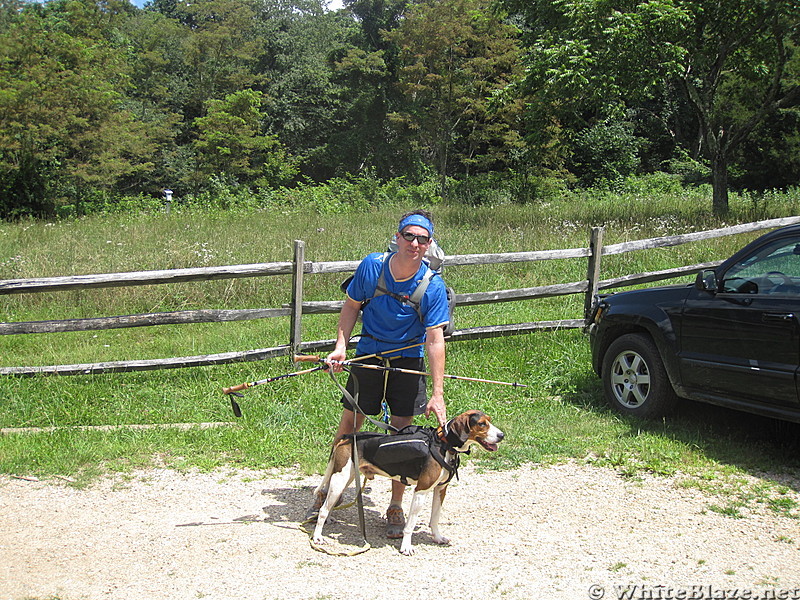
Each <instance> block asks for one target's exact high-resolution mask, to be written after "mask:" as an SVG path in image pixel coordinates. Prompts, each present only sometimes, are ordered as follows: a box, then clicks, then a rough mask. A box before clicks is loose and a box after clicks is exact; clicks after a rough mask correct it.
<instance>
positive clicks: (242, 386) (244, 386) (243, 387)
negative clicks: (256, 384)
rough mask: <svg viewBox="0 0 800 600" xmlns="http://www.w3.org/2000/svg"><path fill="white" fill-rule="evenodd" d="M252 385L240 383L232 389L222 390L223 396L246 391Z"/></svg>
mask: <svg viewBox="0 0 800 600" xmlns="http://www.w3.org/2000/svg"><path fill="white" fill-rule="evenodd" d="M252 385H253V384H251V383H240V384H239V385H234V386H232V387H226V388H222V393H223V394H233V393H234V392H240V391H242V390H246V389H247V388H249V387H251V386H252Z"/></svg>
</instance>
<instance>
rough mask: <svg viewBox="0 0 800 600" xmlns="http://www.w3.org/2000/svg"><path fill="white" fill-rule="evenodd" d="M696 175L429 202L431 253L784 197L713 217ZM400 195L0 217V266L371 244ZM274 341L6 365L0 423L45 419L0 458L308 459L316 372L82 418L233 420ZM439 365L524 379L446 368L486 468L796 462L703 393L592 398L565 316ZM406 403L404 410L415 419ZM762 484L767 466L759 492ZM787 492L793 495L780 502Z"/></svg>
mask: <svg viewBox="0 0 800 600" xmlns="http://www.w3.org/2000/svg"><path fill="white" fill-rule="evenodd" d="M709 195H710V192H709V191H708V190H704V189H699V190H694V191H691V192H688V191H687V192H686V193H685V194H683V195H674V194H673V195H670V196H657V195H652V194H641V193H634V192H631V193H627V194H609V193H600V192H598V193H597V194H596V195H594V196H592V195H589V194H584V195H581V196H577V195H569V196H565V197H564V198H563V200H560V201H558V202H555V201H551V202H549V203H542V204H535V205H514V204H501V205H496V206H488V205H480V206H463V205H437V206H433V207H429V208H432V209H433V210H434V214H435V217H436V224H437V233H438V235H437V237H438V238H439V241H440V243H441V244H442V246H443V247H444V248H445V250H446V252H447V253H448V254H468V253H469V254H471V253H488V252H513V251H530V250H544V249H557V248H574V247H585V246H586V245H587V242H588V235H589V230H590V228H591V227H592V226H597V225H603V226H605V227H606V236H605V242H606V243H615V242H619V241H624V240H635V239H643V238H647V237H653V236H659V235H672V234H677V233H685V232H689V231H699V230H704V229H711V228H715V227H720V226H724V225H730V224H734V223H740V222H749V221H755V220H760V219H765V218H773V217H779V216H788V215H795V214H798V209H800V206H798V204H799V203H800V198H799V197H798V195H797V193H785V194H773V195H772V196H770V197H769V198H767V199H765V198H763V197H759V198H758V199H753V198H752V197H749V196H734V197H733V198H732V200H731V207H732V211H731V215H730V217H729V218H728V220H727V221H726V222H724V223H723V222H720V221H718V220H716V219H714V218H713V217H711V216H710V200H709V197H710V196H709ZM408 208H413V207H408V206H399V205H389V206H382V207H380V208H371V209H369V210H361V211H354V210H349V211H348V210H344V209H343V210H342V212H332V213H329V214H320V213H318V212H314V211H310V210H308V209H306V210H302V209H297V210H290V209H286V208H283V209H280V210H277V209H276V210H249V211H246V210H235V211H232V210H228V211H223V210H219V209H207V210H202V209H197V208H191V209H189V208H187V209H181V207H180V206H177V207H174V208H173V210H172V211H171V212H170V213H169V214H165V213H163V212H130V213H122V214H105V215H96V216H92V217H86V218H82V219H75V220H64V221H55V222H35V221H29V222H21V223H2V224H0V278H2V279H14V278H32V277H46V276H58V275H76V274H88V273H105V272H121V271H138V270H151V269H170V268H185V267H197V266H217V265H232V264H245V263H257V262H271V261H287V260H291V256H292V244H293V240H295V239H301V240H304V241H305V242H306V257H307V259H308V260H313V261H327V260H357V259H360V258H361V257H363V256H364V255H365V254H367V253H368V252H371V251H375V250H381V249H383V248H384V247H385V246H386V244H387V242H388V239H389V236H390V235H391V234H392V233H393V226H394V223H395V222H396V220H397V217H398V216H399V214H400V213H402V212H403V211H404V210H407V209H408ZM755 235H757V234H749V235H741V236H734V237H730V238H723V239H718V240H713V241H708V242H701V243H696V244H687V245H684V246H679V247H676V248H671V249H661V250H652V251H642V252H637V253H630V254H625V255H620V256H616V257H609V258H608V259H607V260H605V261H604V269H603V278H609V277H613V276H618V275H623V274H627V273H635V272H643V271H650V270H657V269H666V268H670V267H674V266H679V265H684V264H692V263H698V262H703V261H709V260H717V259H722V258H725V257H726V256H728V255H729V254H730V253H731V252H732V251H733V250H735V249H737V248H738V247H740V246H741V245H743V244H744V243H746V242H747V241H749V240H750V239H752V238H753V237H755ZM585 273H586V264H585V261H584V260H562V261H547V262H539V263H529V264H512V265H503V266H499V267H498V266H495V267H450V268H446V269H445V276H446V279H447V281H448V284H449V285H452V286H453V287H454V288H455V289H456V291H457V292H461V293H466V292H477V291H488V290H501V289H509V288H519V287H530V286H537V285H547V284H555V283H563V282H568V281H578V280H581V279H584V278H585ZM341 279H342V276H341V275H314V276H309V277H308V278H307V279H306V284H305V296H306V299H307V300H333V299H338V298H341V293H340V292H339V290H338V286H339V283H340V280H341ZM289 286H290V278H289V277H270V278H258V279H241V280H228V281H219V282H207V283H188V284H175V285H157V286H142V287H132V288H112V289H105V290H86V291H74V292H59V293H49V294H38V295H19V296H3V297H2V298H0V320H2V321H6V322H11V321H28V320H46V319H61V318H81V317H95V316H110V315H123V314H135V313H144V312H159V311H170V310H185V309H200V308H227V309H231V308H255V307H278V306H280V305H281V304H284V303H286V302H288V301H289V298H290V290H289ZM582 303H583V300H582V298H581V297H567V298H561V299H546V300H537V301H523V302H511V303H504V304H493V305H484V306H476V307H460V308H458V309H457V312H456V318H457V326H458V327H460V328H464V327H472V326H478V325H490V324H502V323H515V322H528V321H539V320H551V319H569V318H579V317H580V316H581V313H582ZM335 320H336V316H335V315H310V316H307V317H306V318H305V319H304V323H303V327H304V330H303V338H304V339H305V340H318V339H330V338H332V337H333V335H334V328H335ZM288 332H289V323H288V319H281V318H278V319H266V320H261V321H250V322H244V323H221V324H203V325H182V326H163V327H149V328H135V329H128V330H124V329H122V330H114V331H107V332H100V331H96V332H81V333H65V334H35V335H34V334H30V335H17V336H3V337H2V339H0V364H2V365H3V366H21V365H51V364H75V363H91V362H103V361H112V360H132V359H145V358H164V357H170V356H186V355H197V354H210V353H217V352H231V351H241V350H249V349H255V348H265V347H271V346H277V345H281V344H285V343H287V341H288ZM291 368H292V366H291V365H290V364H289V362H288V359H273V360H269V361H264V362H257V363H240V364H235V365H227V366H219V367H201V368H190V369H179V370H171V371H157V372H155V371H154V372H140V373H127V374H108V375H94V376H90V375H87V376H72V377H30V378H6V379H4V380H3V381H2V382H0V427H2V428H12V427H57V428H58V429H56V430H54V431H49V432H47V433H38V434H10V435H3V436H0V472H3V473H11V474H18V475H38V476H51V475H54V474H59V475H64V476H69V477H71V478H74V479H75V480H76V481H77V482H78V483H81V482H86V481H89V480H91V479H92V478H93V477H95V476H97V475H98V474H101V473H104V472H109V471H126V470H131V469H134V468H137V467H144V466H150V465H154V464H158V465H162V464H163V465H168V466H170V467H174V468H179V469H188V468H202V469H212V468H217V467H225V466H247V467H252V468H287V467H297V468H299V469H301V470H304V471H314V470H318V469H320V468H321V467H322V465H323V463H324V461H325V459H326V458H327V450H326V446H327V444H328V442H329V441H330V436H331V435H332V432H333V429H334V427H335V423H336V422H337V421H338V415H339V412H340V407H339V405H338V401H337V397H338V395H337V392H336V388H335V387H334V386H333V384H332V382H331V381H330V380H329V379H328V376H327V375H325V374H322V373H320V372H317V373H312V374H309V375H306V376H301V377H294V378H290V379H286V380H282V381H280V382H276V383H274V384H271V385H265V386H259V387H258V388H256V389H253V390H250V391H248V392H247V393H246V396H245V398H243V399H241V400H240V404H241V406H242V410H243V411H244V416H243V417H242V418H241V419H239V420H236V423H235V425H232V426H224V427H215V428H210V429H200V428H190V429H188V430H183V429H173V428H151V429H131V428H115V429H110V430H85V429H77V428H75V427H74V426H86V425H89V426H104V425H111V426H119V425H127V424H168V423H201V422H228V421H234V418H233V416H232V414H231V410H230V405H229V403H228V399H227V398H226V397H225V396H224V395H223V394H222V393H221V389H222V388H223V387H226V386H230V385H234V384H238V383H242V382H244V381H253V380H256V379H261V378H264V377H268V376H272V375H279V374H282V373H286V372H288V371H289V370H290V369H291ZM447 371H448V372H449V373H451V374H454V375H462V376H467V377H480V378H488V379H496V380H505V381H518V382H522V383H526V384H528V386H529V387H527V388H524V389H514V388H508V387H505V386H492V385H487V384H478V383H469V382H456V381H448V382H447V383H446V398H447V402H448V410H449V413H450V414H451V415H452V414H457V413H458V412H460V411H462V410H465V409H468V408H480V409H483V410H485V411H486V412H488V413H490V414H491V415H492V416H493V417H494V420H495V421H496V422H497V423H498V424H499V425H500V426H501V427H502V428H503V429H504V430H506V432H507V433H508V441H507V443H506V444H505V447H504V449H503V451H502V452H499V453H496V454H493V455H486V454H483V455H482V456H481V457H480V458H476V459H475V460H478V461H479V462H480V464H482V465H485V466H486V467H487V468H509V467H513V466H515V465H520V464H523V463H528V462H532V463H550V462H558V461H563V460H568V459H577V460H586V461H591V462H593V463H597V464H601V465H609V466H613V467H615V468H617V469H618V470H620V471H621V472H624V473H629V474H631V475H634V474H635V473H637V472H639V471H642V470H646V471H652V472H656V473H663V474H675V473H689V474H692V476H693V477H694V479H693V481H695V482H703V481H707V480H708V481H712V482H713V481H716V480H717V478H719V477H733V478H736V477H738V476H739V475H741V474H743V473H748V472H763V471H775V472H790V473H795V474H796V473H797V472H798V469H800V459H798V458H797V457H798V453H797V451H796V450H797V441H796V440H797V429H796V428H794V427H793V426H790V425H786V424H780V423H775V422H772V421H769V420H761V419H754V418H753V417H751V416H743V415H738V414H736V413H731V412H728V411H724V410H722V409H718V408H714V407H703V406H696V405H689V404H687V405H681V406H680V408H679V410H678V412H677V414H676V415H675V416H674V417H672V418H670V419H668V420H666V421H664V422H659V423H640V422H632V421H628V420H623V419H621V418H619V417H617V416H615V415H614V414H612V413H610V412H609V411H608V410H607V408H606V407H605V405H604V404H603V402H602V398H601V391H600V386H599V382H598V381H597V379H596V377H595V376H594V374H593V373H592V372H591V369H590V366H589V349H588V342H587V340H586V338H585V336H584V335H583V333H581V332H580V331H575V330H569V331H559V332H546V333H537V334H532V335H520V336H510V337H505V338H497V339H492V340H477V341H463V342H457V343H451V344H449V345H448V364H447ZM420 422H422V420H421V421H420ZM779 489H780V486H779V485H778V484H776V487H775V490H778V491H777V492H775V493H778V494H779ZM790 509H791V510H796V507H790Z"/></svg>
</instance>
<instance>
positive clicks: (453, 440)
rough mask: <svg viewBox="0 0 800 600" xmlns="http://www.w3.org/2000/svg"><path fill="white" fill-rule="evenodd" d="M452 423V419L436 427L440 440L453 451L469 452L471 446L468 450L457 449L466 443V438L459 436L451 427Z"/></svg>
mask: <svg viewBox="0 0 800 600" xmlns="http://www.w3.org/2000/svg"><path fill="white" fill-rule="evenodd" d="M450 423H452V419H451V420H450V421H448V422H447V423H445V424H444V425H439V427H438V428H437V429H436V437H438V438H439V441H441V442H442V443H443V444H445V445H446V446H447V448H448V450H452V451H453V452H456V453H459V454H469V453H470V450H471V448H469V449H467V450H457V448H461V446H463V445H464V440H462V439H461V438H460V437H458V434H456V433H455V432H454V431H452V430H451V429H450Z"/></svg>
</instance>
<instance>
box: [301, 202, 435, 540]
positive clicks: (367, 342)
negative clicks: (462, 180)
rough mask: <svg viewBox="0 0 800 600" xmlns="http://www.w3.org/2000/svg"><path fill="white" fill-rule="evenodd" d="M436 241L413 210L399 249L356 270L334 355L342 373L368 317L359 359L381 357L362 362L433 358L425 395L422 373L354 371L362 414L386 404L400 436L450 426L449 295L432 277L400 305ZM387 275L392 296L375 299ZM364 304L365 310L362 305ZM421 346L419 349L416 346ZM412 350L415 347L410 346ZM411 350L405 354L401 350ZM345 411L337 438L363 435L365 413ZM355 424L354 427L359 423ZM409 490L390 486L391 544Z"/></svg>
mask: <svg viewBox="0 0 800 600" xmlns="http://www.w3.org/2000/svg"><path fill="white" fill-rule="evenodd" d="M432 241H433V220H432V217H431V214H430V213H429V212H427V211H422V210H418V211H414V212H411V213H407V214H405V215H403V217H402V218H401V219H400V223H399V225H398V228H397V232H396V233H395V242H396V244H397V251H396V252H392V253H389V254H388V255H387V254H385V253H380V252H378V253H374V254H370V255H369V256H367V257H366V258H365V259H364V260H363V261H362V262H361V263H360V264H359V266H358V269H357V270H356V273H355V275H354V276H353V279H352V281H351V282H350V284H349V285H348V287H347V299H346V300H345V303H344V306H343V307H342V310H341V313H340V314H339V323H338V327H337V332H336V348H335V349H334V350H333V352H331V353H330V354H329V355H328V361H330V362H331V366H332V368H333V370H334V371H336V372H340V371H341V370H342V365H341V364H337V363H338V362H341V361H343V360H345V358H346V351H347V344H348V342H349V340H350V336H351V334H352V331H353V327H354V326H355V324H356V320H357V319H358V315H359V312H362V311H363V312H362V323H363V327H362V332H361V338H360V340H359V342H358V345H357V347H356V357H359V356H365V355H373V354H374V355H376V357H375V358H373V359H366V360H364V361H363V362H364V363H370V362H371V363H372V364H385V363H386V362H387V361H388V362H389V364H390V366H392V367H397V368H401V369H411V370H415V371H424V370H425V364H424V359H423V346H424V353H426V354H427V356H428V361H429V363H430V373H431V379H432V387H433V391H432V393H431V395H430V398H428V396H427V382H426V378H425V377H424V376H422V375H413V374H408V373H397V372H388V371H378V370H374V369H357V368H356V369H353V370H352V371H351V373H350V377H349V379H348V382H347V390H348V391H349V392H350V393H351V394H352V392H353V389H354V386H353V377H357V378H358V391H359V395H358V400H359V407H360V408H361V410H362V411H363V412H364V413H365V414H368V415H377V414H378V413H379V412H380V410H381V404H382V402H383V400H384V399H385V401H386V403H387V404H388V406H389V410H390V412H391V421H390V422H391V425H392V426H393V427H395V428H396V429H398V430H400V429H402V428H403V427H406V426H407V425H410V424H411V422H412V420H413V418H414V416H415V415H418V414H422V413H424V414H425V416H426V417H427V416H429V415H430V414H431V413H433V414H434V415H435V416H436V419H437V420H438V421H439V424H440V425H444V424H445V423H446V421H447V411H446V409H445V402H444V376H443V375H444V363H445V343H444V333H443V327H444V326H445V325H446V324H447V323H448V319H449V312H448V304H447V292H446V289H445V285H444V282H443V281H442V279H441V277H438V276H434V277H433V278H432V279H431V280H430V283H429V284H428V287H427V289H426V290H425V294H424V296H423V297H422V300H421V302H420V306H419V312H417V309H416V308H415V307H414V306H412V305H409V304H408V303H407V302H406V303H404V302H402V299H403V298H407V297H410V296H411V295H412V293H413V292H414V290H415V289H416V287H417V285H419V283H420V281H421V280H422V279H423V277H424V276H425V274H426V272H427V271H428V270H429V267H428V265H427V264H426V262H425V261H423V257H424V256H425V252H426V251H427V250H428V248H429V247H430V245H431V243H432ZM381 274H383V280H384V282H385V284H386V290H387V293H382V294H379V295H377V296H376V295H375V291H376V287H377V284H378V281H379V279H380V278H381ZM364 303H366V304H364ZM415 344H416V345H415ZM406 346H413V347H411V348H405V347H406ZM399 348H405V349H403V350H397V349H399ZM342 404H343V406H344V410H343V412H342V417H341V420H340V421H339V428H338V430H337V432H336V438H335V439H339V437H340V436H342V435H345V434H348V433H353V431H355V430H359V429H361V426H362V425H363V423H364V414H361V412H355V411H353V409H352V407H351V405H350V403H349V401H347V400H346V399H345V398H342ZM354 420H355V423H354ZM405 487H406V486H404V485H403V484H402V483H400V482H399V481H392V499H391V503H390V505H389V508H388V510H387V511H386V520H387V529H386V534H387V536H388V537H389V538H393V539H397V538H402V537H403V527H404V526H405V516H404V514H403V508H402V501H403V492H404V491H405ZM323 500H324V498H322V499H320V498H317V499H316V503H315V505H314V506H312V507H311V508H310V509H309V515H313V514H314V513H315V512H318V511H319V506H321V504H322V501H323Z"/></svg>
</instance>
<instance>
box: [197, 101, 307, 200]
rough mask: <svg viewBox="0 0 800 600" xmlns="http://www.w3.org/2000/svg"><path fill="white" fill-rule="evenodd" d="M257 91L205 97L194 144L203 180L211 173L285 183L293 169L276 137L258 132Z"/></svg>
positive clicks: (270, 183)
mask: <svg viewBox="0 0 800 600" xmlns="http://www.w3.org/2000/svg"><path fill="white" fill-rule="evenodd" d="M261 99H262V94H261V92H257V91H254V90H241V91H239V92H234V93H232V94H228V95H227V96H226V97H225V99H224V100H209V102H208V109H207V114H206V116H204V117H198V118H197V119H195V121H194V122H195V126H196V127H197V131H198V138H197V141H196V142H195V144H194V147H195V149H196V151H197V153H198V165H199V168H200V172H201V173H202V175H203V176H204V178H203V181H207V180H208V179H209V178H210V177H212V176H215V175H216V176H222V177H227V178H229V179H234V180H236V181H237V182H239V183H243V184H249V185H255V186H258V187H272V186H276V185H278V184H282V183H285V182H286V180H288V179H290V178H291V177H293V176H294V175H295V173H296V170H295V168H294V165H293V163H292V161H291V160H290V158H289V156H288V154H287V153H286V151H285V149H284V148H283V146H282V145H281V144H280V142H279V141H278V139H277V138H276V137H275V136H272V135H263V134H262V133H261V121H262V117H263V115H262V113H261V108H260V105H261Z"/></svg>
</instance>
